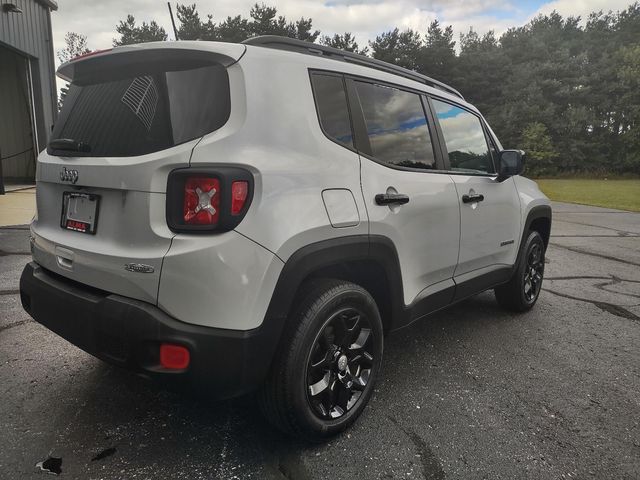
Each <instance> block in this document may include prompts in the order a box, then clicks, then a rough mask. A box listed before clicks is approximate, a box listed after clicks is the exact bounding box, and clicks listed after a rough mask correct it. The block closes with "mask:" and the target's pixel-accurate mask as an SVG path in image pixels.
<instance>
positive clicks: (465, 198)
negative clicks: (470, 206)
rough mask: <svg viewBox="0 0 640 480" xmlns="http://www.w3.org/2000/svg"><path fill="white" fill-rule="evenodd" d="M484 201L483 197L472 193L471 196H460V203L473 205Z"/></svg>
mask: <svg viewBox="0 0 640 480" xmlns="http://www.w3.org/2000/svg"><path fill="white" fill-rule="evenodd" d="M483 200H484V195H481V194H479V193H472V194H471V195H467V194H466V193H465V194H464V195H462V203H475V202H481V201H483Z"/></svg>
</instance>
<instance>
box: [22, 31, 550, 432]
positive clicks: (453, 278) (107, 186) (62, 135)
mask: <svg viewBox="0 0 640 480" xmlns="http://www.w3.org/2000/svg"><path fill="white" fill-rule="evenodd" d="M58 75H59V76H60V77H62V78H63V79H65V80H67V81H69V82H70V83H71V86H70V88H69V93H68V96H67V98H66V100H65V102H64V107H63V109H62V111H61V113H60V115H59V117H58V119H57V121H56V124H55V127H54V129H53V132H52V135H51V141H50V143H49V144H48V147H47V149H46V151H43V152H42V153H41V154H40V156H39V158H38V168H37V178H36V180H37V194H36V196H37V214H36V216H35V217H34V220H33V222H32V224H31V252H32V255H33V261H32V262H31V263H29V264H28V265H27V266H26V267H25V269H24V272H23V273H22V277H21V280H20V295H21V300H22V305H23V306H24V308H25V310H26V311H27V312H28V313H29V314H30V315H31V316H32V317H33V318H34V319H35V320H36V321H38V322H40V323H41V324H42V325H44V326H46V327H47V328H49V329H50V330H52V331H53V332H55V333H57V334H58V335H60V336H62V337H64V338H65V339H67V340H68V341H70V342H72V343H73V344H75V345H77V346H78V347H80V348H82V349H83V350H85V351H87V352H89V353H91V354H93V355H95V356H96V357H98V358H100V359H103V360H105V361H107V362H110V363H113V364H116V365H120V366H123V367H126V368H129V369H131V370H134V371H136V372H139V373H142V374H144V375H146V376H149V377H156V378H163V379H167V380H169V381H178V382H179V383H180V382H182V381H183V380H187V381H188V382H187V383H191V384H195V385H198V386H205V385H206V386H210V387H211V388H212V390H213V392H214V393H215V396H216V397H217V398H220V399H222V398H230V397H234V396H238V395H243V394H247V393H249V392H253V391H257V392H258V398H259V402H260V405H261V408H262V409H263V411H264V413H265V415H266V417H267V419H268V420H269V421H271V422H272V423H273V424H274V425H276V426H277V427H279V428H280V429H282V430H284V431H285V432H289V433H292V434H295V435H299V436H302V437H305V438H309V439H321V438H325V437H327V436H330V435H333V434H336V433H337V432H340V431H342V430H343V429H344V428H346V427H347V426H348V425H349V424H351V423H352V422H353V421H354V420H355V419H356V418H357V417H358V416H359V415H360V414H361V413H362V410H363V409H364V408H365V406H366V404H367V402H368V401H369V399H370V397H371V395H372V392H373V386H374V382H375V381H376V378H377V377H378V376H379V375H380V368H381V365H382V355H383V340H384V336H385V335H386V334H387V333H388V332H391V331H394V330H397V329H400V328H402V327H405V326H407V325H409V324H411V323H412V322H414V321H416V320H418V319H421V318H423V317H425V316H427V315H428V314H431V313H433V312H436V311H438V310H440V309H442V308H444V307H446V306H448V305H451V304H453V303H455V302H458V301H460V300H462V299H465V298H467V297H469V296H471V295H475V294H477V293H479V292H482V291H485V290H488V289H494V291H495V296H496V298H497V301H498V302H499V303H500V304H501V305H502V306H504V307H506V308H509V309H511V310H514V311H520V312H522V311H525V310H528V309H530V308H531V307H532V306H533V305H534V304H535V302H536V300H537V298H538V295H539V293H540V288H541V285H542V278H543V274H544V253H545V248H546V246H547V243H548V241H549V233H550V228H551V208H550V205H549V201H548V199H547V198H546V197H545V196H544V195H543V194H542V193H541V192H540V190H539V189H538V188H537V186H536V184H535V183H534V182H532V181H530V180H527V179H526V178H523V177H522V176H520V175H519V174H520V173H521V172H522V169H523V161H524V160H523V152H521V151H519V150H504V149H503V148H502V145H501V144H500V142H499V140H498V138H497V137H496V135H495V134H494V132H493V131H492V130H491V128H490V127H489V125H488V124H487V122H486V121H485V119H484V118H483V116H482V115H481V114H480V112H478V110H477V109H476V108H475V107H474V106H473V105H470V104H469V103H467V102H466V101H465V100H464V98H463V97H462V95H461V94H460V93H459V92H457V91H456V90H455V89H453V88H451V87H450V86H448V85H445V84H443V83H441V82H438V81H436V80H434V79H432V78H429V77H426V76H424V75H420V74H418V73H415V72H412V71H409V70H405V69H402V68H399V67H397V66H394V65H390V64H387V63H384V62H381V61H377V60H374V59H371V58H367V57H363V56H360V55H356V54H352V53H348V52H343V51H340V50H336V49H333V48H329V47H325V46H319V45H315V44H309V43H305V42H301V41H297V40H291V39H286V38H281V37H258V38H253V39H250V40H248V41H246V42H244V43H243V44H229V43H216V42H186V41H184V42H183V41H180V42H160V43H147V44H142V45H131V46H124V47H118V48H114V49H112V50H110V51H103V52H98V53H93V54H90V55H87V56H84V57H81V58H77V59H74V60H72V61H70V62H67V63H65V64H63V65H62V66H61V67H60V68H59V70H58Z"/></svg>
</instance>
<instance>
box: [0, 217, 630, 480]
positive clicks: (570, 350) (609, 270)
mask: <svg viewBox="0 0 640 480" xmlns="http://www.w3.org/2000/svg"><path fill="white" fill-rule="evenodd" d="M554 207H555V210H554V224H553V232H552V240H551V247H550V248H549V250H548V252H547V261H548V264H547V272H546V275H547V278H546V280H545V284H544V292H543V293H542V295H541V297H540V300H539V302H538V304H537V306H536V308H535V309H534V310H533V311H532V312H530V313H527V314H525V315H521V316H514V315H511V314H509V313H505V312H503V311H501V310H500V309H499V308H498V307H497V305H496V303H495V301H494V299H493V296H492V294H491V293H485V294H482V295H479V296H477V297H475V298H473V299H470V300H467V301H465V302H463V303H462V304H459V305H457V306H455V307H453V308H451V309H449V310H447V311H445V312H443V313H440V314H437V315H435V316H433V317H432V318H430V319H429V320H427V321H424V322H421V323H419V324H417V325H414V326H412V327H410V328H408V329H406V330H404V331H402V332H399V333H396V334H394V335H392V336H390V337H389V338H388V339H387V340H386V346H385V348H386V351H385V356H386V358H385V365H384V369H383V372H382V378H381V379H380V382H379V384H378V386H377V389H376V392H375V395H374V396H373V399H372V402H371V404H370V406H369V408H367V410H366V411H365V413H364V414H363V416H362V417H361V419H360V421H359V422H358V423H357V424H356V425H355V426H354V427H353V428H351V429H350V430H349V431H348V432H346V433H345V434H344V435H342V436H340V437H338V438H336V439H334V440H332V441H331V442H329V443H327V444H325V445H318V446H309V445H304V444H301V443H299V442H296V441H292V440H290V439H287V438H285V437H283V436H281V435H280V434H278V433H276V432H274V431H272V430H271V429H270V428H269V427H268V426H267V425H265V423H264V422H263V421H262V419H261V418H260V416H259V415H258V414H257V412H256V411H255V407H254V404H253V403H252V401H251V400H242V401H234V402H227V403H210V402H207V401H206V400H203V399H197V398H189V397H185V396H183V395H178V394H175V393H170V392H166V391H163V390H161V389H159V388H158V387H156V386H154V385H151V384H149V383H147V382H146V381H143V380H141V379H139V378H138V377H135V376H132V375H130V374H128V373H126V372H123V371H120V370H118V369H116V368H112V367H109V366H107V365H104V364H103V363H101V362H100V361H98V360H96V359H94V358H93V357H91V356H89V355H87V354H85V353H84V352H82V351H80V350H78V349H76V348H74V347H73V346H71V345H69V344H67V343H66V342H65V341H63V340H61V339H60V338H58V337H56V336H55V335H54V334H52V333H50V332H49V331H47V330H46V329H44V328H43V327H41V326H40V325H38V324H36V323H34V322H33V321H31V320H30V319H29V317H28V316H27V315H26V314H25V313H24V312H23V311H22V310H21V307H20V305H19V299H18V296H17V294H16V289H17V286H18V277H19V274H20V271H21V268H22V266H23V265H24V264H25V262H27V260H28V258H29V257H28V256H27V255H26V251H27V240H26V239H27V234H28V233H27V231H26V230H16V229H6V228H2V229H0V249H1V250H2V253H0V272H2V275H1V277H0V389H1V391H2V396H1V401H0V432H1V433H0V477H2V478H28V477H30V476H33V477H38V476H40V475H43V473H39V472H37V470H36V469H35V468H34V465H35V464H36V462H39V461H43V460H45V459H47V458H48V457H49V456H50V455H51V456H54V457H60V458H62V476H63V477H66V478H224V479H227V478H258V479H263V478H267V479H269V478H280V479H282V478H291V479H321V478H322V479H331V480H339V479H353V478H398V479H403V478H429V479H445V478H447V479H453V478H459V479H469V478H532V479H546V478H549V479H559V478H594V479H603V478H611V479H625V478H629V479H631V478H635V479H637V478H640V306H639V305H640V238H639V237H640V214H632V213H626V212H620V211H615V210H607V209H601V208H595V207H583V206H575V205H568V204H556V205H555V206H554Z"/></svg>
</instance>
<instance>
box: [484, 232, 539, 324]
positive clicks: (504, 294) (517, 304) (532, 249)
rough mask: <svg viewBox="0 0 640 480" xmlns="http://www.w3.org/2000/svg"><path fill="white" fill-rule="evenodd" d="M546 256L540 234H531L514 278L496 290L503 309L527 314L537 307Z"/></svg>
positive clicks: (526, 241)
mask: <svg viewBox="0 0 640 480" xmlns="http://www.w3.org/2000/svg"><path fill="white" fill-rule="evenodd" d="M544 254H545V246H544V241H543V240H542V237H541V236H540V234H539V233H538V232H536V231H531V232H529V235H528V236H527V237H526V240H525V243H524V247H523V250H522V255H521V257H520V260H519V261H518V265H517V267H516V271H515V273H514V274H513V277H511V280H509V282H508V283H505V284H504V285H500V286H499V287H496V288H495V289H494V292H495V295H496V300H497V301H498V304H500V306H501V307H503V308H505V309H507V310H510V311H512V312H526V311H527V310H530V309H531V308H532V307H533V306H534V305H535V303H536V301H537V300H538V296H539V295H540V290H541V289H542V281H543V278H544Z"/></svg>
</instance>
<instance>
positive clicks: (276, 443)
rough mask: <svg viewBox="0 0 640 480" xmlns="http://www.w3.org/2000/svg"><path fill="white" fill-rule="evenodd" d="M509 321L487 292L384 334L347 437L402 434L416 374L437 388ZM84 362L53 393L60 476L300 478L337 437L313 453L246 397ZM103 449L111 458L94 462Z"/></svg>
mask: <svg viewBox="0 0 640 480" xmlns="http://www.w3.org/2000/svg"><path fill="white" fill-rule="evenodd" d="M511 321H514V318H513V317H511V316H510V315H509V314H505V313H504V312H503V311H501V310H500V309H499V308H498V307H497V305H496V304H495V301H494V300H493V297H492V296H489V295H488V294H485V295H481V296H478V297H475V298H473V299H470V300H467V301H465V302H463V303H461V304H459V305H457V306H454V307H452V308H450V309H448V310H445V311H443V312H441V313H438V314H435V315H433V316H432V317H431V318H430V319H426V320H425V321H420V322H417V323H415V324H414V325H412V326H409V327H407V328H405V329H403V330H402V331H399V332H396V333H394V334H392V335H390V336H388V337H387V338H386V345H385V361H384V367H383V371H382V373H381V378H380V380H379V383H378V386H377V388H376V392H375V394H374V397H373V401H372V404H371V405H370V407H369V408H368V409H367V410H366V411H365V413H364V415H363V418H362V419H361V421H362V425H360V423H358V424H357V425H356V426H354V427H353V428H351V429H350V430H349V431H348V432H347V434H348V435H349V436H352V435H354V436H359V435H361V436H363V438H364V437H365V436H370V435H382V434H383V433H382V432H378V431H376V430H371V429H369V428H368V427H367V426H366V423H365V422H368V421H369V420H372V419H373V418H377V420H376V424H377V425H379V424H380V422H382V423H384V424H385V425H386V428H394V429H396V430H398V427H400V428H402V426H401V425H400V424H399V420H398V418H396V417H394V415H395V413H394V411H395V408H394V407H393V406H392V404H393V403H394V402H397V393H396V392H398V391H403V390H407V389H409V388H411V385H412V383H413V382H414V381H415V376H416V375H415V374H416V373H417V372H421V375H422V376H423V377H424V372H425V369H426V368H432V369H433V365H435V366H436V368H435V369H433V377H434V380H435V378H436V377H437V375H438V371H440V369H441V368H444V367H446V368H447V369H450V370H452V371H450V372H449V374H453V375H456V374H459V375H465V374H466V372H464V371H463V370H464V368H465V367H464V366H463V365H461V364H460V362H459V361H458V360H457V359H456V357H459V355H460V354H461V353H460V349H461V348H463V347H461V346H460V345H464V343H465V342H466V341H467V340H468V339H469V338H470V337H471V336H472V335H474V332H476V331H478V330H482V329H487V328H493V327H495V326H497V325H499V324H501V323H505V322H511ZM83 364H84V367H85V368H84V369H83V370H79V371H78V373H77V374H76V375H75V376H74V377H73V378H70V379H69V380H68V382H67V384H65V385H61V386H60V388H61V389H66V390H68V392H70V393H71V394H72V395H73V396H74V397H73V399H74V401H73V402H72V403H70V404H68V405H67V406H65V408H63V410H62V411H57V413H56V415H55V428H56V429H57V432H58V433H57V435H56V437H55V438H56V443H57V444H56V446H55V449H56V451H58V452H62V453H60V455H67V456H68V457H69V458H66V459H65V460H66V463H65V466H64V468H65V469H66V471H67V472H70V473H71V474H75V475H79V476H80V475H86V476H91V475H93V474H98V473H100V475H105V471H106V472H113V475H114V476H118V475H117V472H121V471H126V472H127V476H133V475H134V474H136V473H139V474H145V473H146V474H147V475H148V474H149V473H150V472H156V473H157V472H163V475H165V476H168V477H172V476H174V474H176V475H177V474H178V473H180V472H193V471H198V472H200V473H201V474H202V475H203V476H204V477H212V478H216V477H219V478H231V477H233V476H234V475H235V476H238V477H239V478H243V477H247V476H257V477H259V478H283V477H284V478H303V479H304V478H312V476H313V475H312V474H311V473H310V472H309V471H308V467H307V466H306V465H305V463H306V462H305V459H307V458H309V457H313V456H314V455H318V454H319V453H318V452H321V451H323V449H326V448H330V444H331V443H332V442H333V443H336V442H338V443H339V442H340V440H339V438H338V439H337V440H332V441H331V442H329V443H328V444H325V445H312V444H308V443H305V442H302V441H300V440H297V439H292V438H289V437H287V436H285V435H283V434H281V433H280V432H278V431H276V430H275V429H274V428H272V427H271V426H270V425H269V424H268V423H267V422H266V421H265V419H264V418H263V417H262V416H261V414H260V412H259V411H258V408H257V404H256V401H255V399H254V398H253V397H251V396H249V397H244V398H241V399H234V400H229V401H223V402H214V401H211V400H209V399H208V398H207V396H206V395H203V394H197V393H194V392H192V391H174V390H168V389H166V388H165V387H164V386H163V385H162V384H159V383H156V382H151V381H149V380H146V379H142V378H140V377H138V376H136V375H133V374H131V373H130V372H127V371H124V370H121V369H119V368H116V367H112V366H109V365H106V364H104V363H102V362H100V361H98V360H95V359H93V358H90V359H89V360H88V361H87V362H83ZM87 365H89V367H88V368H87ZM457 370H459V371H457ZM60 394H61V392H59V393H58V395H60ZM54 411H55V408H54ZM400 421H402V420H400ZM398 435H400V436H404V434H403V433H402V432H399V433H398ZM404 441H406V442H407V443H411V441H412V439H411V438H405V439H404ZM413 441H414V443H415V439H413ZM327 445H329V447H328V446H327ZM114 449H115V450H114ZM105 451H108V453H109V454H108V455H106V456H105V457H103V458H98V459H97V460H92V459H93V458H94V457H96V456H98V457H100V453H101V452H105ZM418 456H419V455H418Z"/></svg>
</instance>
